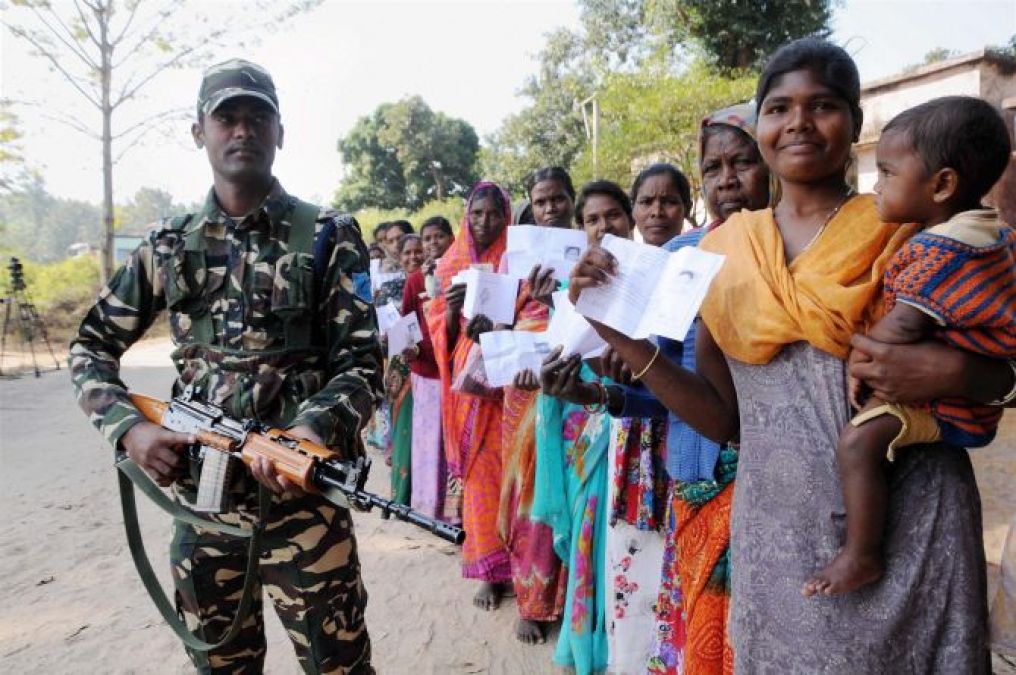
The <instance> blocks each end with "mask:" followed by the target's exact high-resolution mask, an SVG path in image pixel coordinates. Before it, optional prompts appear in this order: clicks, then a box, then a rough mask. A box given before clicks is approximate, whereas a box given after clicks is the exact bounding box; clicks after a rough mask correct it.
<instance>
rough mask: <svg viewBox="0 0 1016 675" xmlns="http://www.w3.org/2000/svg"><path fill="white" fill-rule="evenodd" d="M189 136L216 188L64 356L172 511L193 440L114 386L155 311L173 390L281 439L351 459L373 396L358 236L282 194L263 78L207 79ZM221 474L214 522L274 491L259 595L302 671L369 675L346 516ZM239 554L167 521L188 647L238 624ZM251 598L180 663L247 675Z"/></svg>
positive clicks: (251, 656) (373, 348)
mask: <svg viewBox="0 0 1016 675" xmlns="http://www.w3.org/2000/svg"><path fill="white" fill-rule="evenodd" d="M191 131H192V134H193V137H194V141H195V143H196V144H197V147H199V148H204V149H205V150H206V152H207V154H208V160H209V163H210V164H211V167H212V174H213V176H214V185H213V187H212V190H211V191H210V192H209V194H208V197H207V199H206V201H205V205H204V207H203V208H202V210H201V211H200V212H198V213H195V214H190V215H188V216H185V217H182V218H174V219H172V220H170V221H166V222H163V223H162V225H161V227H160V228H159V229H158V230H157V231H155V232H154V233H153V234H152V235H151V236H150V238H149V240H148V241H146V242H145V243H143V244H142V245H141V246H140V247H139V248H138V249H137V250H136V251H135V252H134V253H133V254H132V255H131V257H130V258H129V259H128V260H127V262H126V263H125V264H124V266H123V267H122V268H120V269H119V270H118V271H117V272H116V274H115V275H114V276H113V278H112V279H111V280H110V282H109V285H108V286H107V287H106V288H104V289H103V290H102V292H101V294H100V295H99V299H98V301H97V302H96V304H95V305H94V306H93V307H92V308H91V310H90V311H89V312H88V314H87V316H86V317H85V319H84V321H83V322H82V324H81V327H80V329H79V331H78V335H77V337H76V338H75V339H74V340H73V341H72V343H71V355H70V362H71V371H72V376H73V379H74V386H75V388H76V391H77V395H78V400H79V403H80V405H81V407H82V408H83V409H84V410H85V412H86V413H87V414H88V415H89V417H90V419H91V421H92V423H93V424H94V425H95V426H96V427H97V428H98V429H99V430H100V431H101V432H102V433H103V434H104V435H105V437H106V438H107V439H108V440H109V442H110V443H111V444H113V445H114V446H115V447H117V448H118V450H121V451H125V452H126V453H127V455H128V456H129V457H130V458H131V459H133V460H134V461H135V462H136V463H137V464H138V465H139V466H141V467H142V468H143V469H144V470H145V471H146V472H147V473H148V474H149V475H150V476H151V477H152V479H153V480H155V481H156V482H157V483H159V484H160V485H162V486H167V485H170V484H171V485H172V489H173V492H174V496H175V497H176V499H177V501H179V502H181V503H184V504H193V501H194V499H195V494H196V485H197V483H196V481H197V479H198V475H197V467H196V466H192V465H191V462H189V461H188V460H187V454H186V453H184V454H183V455H181V449H182V448H183V447H184V446H185V445H186V444H187V443H188V442H190V441H191V438H190V437H189V436H187V435H186V434H178V433H174V432H171V431H167V430H165V429H163V428H162V427H159V426H157V425H155V424H152V423H150V422H147V421H145V420H144V418H142V417H141V415H140V413H139V412H138V411H137V410H136V409H135V408H134V407H133V406H132V405H131V403H130V402H129V400H128V398H127V390H126V389H125V387H124V385H123V383H122V382H121V381H120V379H119V376H118V373H119V360H120V357H121V355H122V354H123V353H124V351H126V350H127V348H128V347H130V345H131V344H133V343H134V342H135V341H136V340H138V339H139V338H140V337H141V336H142V335H143V334H144V333H145V331H146V329H148V327H149V326H151V324H152V322H153V320H154V319H155V318H156V316H157V315H158V314H159V312H160V311H161V310H163V309H167V310H168V311H169V320H170V327H171V332H172V339H173V343H174V346H175V350H174V351H173V353H172V355H171V358H172V360H173V363H174V365H175V366H176V369H177V371H178V375H177V378H176V382H175V383H174V386H173V391H174V394H179V393H180V392H181V391H182V390H183V388H184V387H186V386H192V387H194V388H196V389H197V390H198V391H200V392H201V394H202V396H203V397H204V398H205V399H206V400H207V401H209V402H211V403H214V404H217V405H221V406H223V407H224V408H225V409H226V411H227V412H229V413H230V414H232V415H233V416H235V417H237V418H241V419H250V418H254V419H258V420H261V421H263V422H268V423H271V424H273V425H281V426H283V427H285V428H288V429H289V430H290V431H291V432H292V433H293V434H294V435H297V436H300V437H302V438H305V439H308V440H310V441H313V442H315V443H319V444H323V445H328V446H331V447H333V448H337V449H338V450H339V451H340V452H343V453H345V454H346V455H347V456H350V457H352V456H356V455H357V454H359V453H362V452H363V448H362V444H361V441H360V430H361V428H362V426H363V424H364V423H365V422H366V420H368V419H369V418H370V416H371V414H372V412H373V408H374V406H375V404H376V402H377V401H378V399H379V397H380V395H381V378H380V365H379V364H380V363H381V354H380V350H379V347H378V338H377V325H376V318H375V316H374V313H373V310H372V309H371V306H370V305H369V304H368V302H367V301H365V299H364V295H365V294H364V291H363V289H364V288H369V277H368V257H367V249H366V247H365V246H364V243H363V240H362V239H361V235H360V230H359V225H358V224H357V223H356V221H355V220H354V219H353V218H351V217H349V216H340V215H338V214H337V213H335V212H332V211H328V210H322V209H319V208H318V207H311V206H309V205H308V204H305V203H303V202H300V201H299V200H297V199H295V198H294V197H291V196H290V195H288V194H287V193H286V192H285V191H284V190H283V189H282V186H281V185H280V184H279V182H278V181H277V180H276V179H275V178H274V177H273V175H272V163H273V161H274V159H275V151H276V149H277V148H281V147H282V138H283V130H282V125H281V123H280V117H279V102H278V98H277V96H276V92H275V85H274V83H273V81H272V78H271V76H270V75H269V74H268V73H267V72H266V71H265V70H264V69H262V68H261V67H259V66H257V65H254V64H252V63H249V62H246V61H241V60H232V61H228V62H225V63H222V64H219V65H217V66H213V67H212V68H210V69H209V70H208V71H206V72H205V74H204V78H203V80H202V82H201V89H200V92H199V94H198V109H197V121H196V122H195V123H194V124H193V126H192V130H191ZM232 474H233V478H232V479H231V481H230V482H229V483H228V484H227V485H226V486H225V489H226V490H227V491H228V494H229V497H230V502H231V506H229V507H228V508H227V509H225V510H224V511H223V512H222V513H220V514H217V515H214V516H212V517H213V518H214V519H215V520H218V521H220V522H223V523H227V524H232V525H237V524H243V525H249V524H250V523H251V522H252V521H253V519H254V518H255V517H256V515H255V514H256V512H257V483H256V482H255V481H257V482H260V483H261V484H262V485H264V486H267V487H268V488H269V489H271V490H272V492H273V493H274V494H273V496H272V508H271V510H270V513H269V515H268V516H267V522H266V524H265V530H264V534H263V537H262V544H263V549H262V554H261V562H260V570H259V575H258V577H259V578H258V583H259V584H263V585H264V587H265V588H266V589H267V590H268V595H269V597H270V598H271V600H272V602H273V603H274V604H275V609H276V612H277V613H278V615H279V618H280V619H281V620H282V623H283V625H284V626H285V628H286V630H287V632H288V634H289V637H290V639H291V640H292V642H293V646H294V647H295V649H296V653H297V657H298V658H299V660H300V664H301V665H302V666H303V668H304V670H305V671H306V672H308V673H320V672H341V673H371V672H373V670H372V668H371V665H370V640H369V638H368V636H367V628H366V625H365V623H364V608H365V605H366V602H367V593H366V591H365V590H364V588H363V584H362V582H361V580H360V565H359V560H358V558H357V553H356V540H355V538H354V536H353V525H352V521H351V519H350V516H349V512H348V511H347V510H345V509H341V508H336V507H335V506H333V505H331V504H330V503H329V502H327V501H325V500H324V499H323V498H321V497H319V496H317V495H311V494H304V493H302V492H301V491H300V490H299V488H297V487H296V486H295V485H293V484H291V483H289V482H288V481H287V480H286V479H285V478H283V477H281V476H279V475H278V474H277V473H276V472H275V470H274V468H273V466H272V464H271V462H270V461H264V462H262V463H257V464H255V465H254V466H252V467H251V471H250V473H248V472H247V471H241V470H238V471H233V472H232ZM245 546H246V542H245V540H243V539H238V538H234V537H230V536H227V535H221V534H214V533H210V532H208V531H206V530H201V529H195V528H194V527H191V526H189V525H186V524H183V523H180V522H179V521H177V522H176V526H175V532H174V537H173V543H172V546H171V552H170V557H171V562H172V568H173V579H174V582H175V586H176V605H177V611H178V612H179V613H180V614H181V615H182V616H183V617H184V619H185V620H186V622H187V625H188V627H189V628H190V629H191V630H192V631H196V632H197V633H198V635H200V636H202V637H203V639H206V640H209V641H214V640H216V639H218V637H219V636H221V635H222V634H223V633H224V631H225V629H226V627H228V626H229V624H230V622H231V620H232V618H233V615H234V614H235V613H236V611H237V605H238V601H239V596H240V588H241V587H242V584H243V579H244V569H245V565H246V550H245ZM256 591H257V592H256V595H255V598H256V599H255V602H254V607H253V610H252V615H253V618H252V619H251V618H248V619H247V620H246V621H245V623H244V626H243V629H242V632H241V633H240V634H239V635H238V636H237V637H236V638H235V639H234V640H233V641H232V642H230V643H228V644H227V645H225V646H223V647H221V648H218V649H215V650H212V651H210V652H208V653H204V652H196V651H190V650H189V653H190V656H191V659H192V660H193V661H194V663H195V665H196V666H197V667H198V669H199V670H200V671H201V672H260V670H261V667H262V664H263V662H264V656H265V638H264V628H263V623H262V608H261V593H260V588H259V587H258V588H256Z"/></svg>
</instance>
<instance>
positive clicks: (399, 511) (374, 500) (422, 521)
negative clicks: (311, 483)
mask: <svg viewBox="0 0 1016 675" xmlns="http://www.w3.org/2000/svg"><path fill="white" fill-rule="evenodd" d="M317 477H318V479H319V480H321V481H323V482H325V483H328V484H329V485H331V486H333V487H335V488H338V489H339V490H341V491H342V492H343V493H344V494H345V495H346V496H348V497H349V498H350V500H351V501H357V502H359V503H360V504H362V505H363V506H364V507H365V508H366V509H367V510H368V511H369V510H371V509H373V508H377V509H378V510H379V511H381V517H382V518H385V519H387V518H388V517H390V516H395V517H396V518H398V519H399V520H403V521H406V522H407V523H412V524H413V525H416V526H417V527H419V528H421V529H424V530H427V531H428V532H430V533H431V534H434V535H436V536H438V537H441V538H442V539H444V540H445V541H449V542H451V543H453V544H461V543H462V542H464V541H465V540H466V532H465V530H463V529H462V528H461V527H457V526H455V525H451V524H449V523H446V522H444V521H443V520H438V519H437V518H431V517H430V516H428V515H426V514H424V513H420V512H419V511H417V510H416V509H413V508H412V507H410V506H407V505H406V504H399V503H398V502H393V501H391V500H390V499H385V498H384V497H382V496H381V495H377V494H374V493H373V492H367V491H366V490H360V489H350V488H349V486H348V485H346V484H345V483H341V482H339V481H336V480H334V479H333V478H332V477H331V476H329V475H328V474H326V473H323V472H319V473H318V475H317Z"/></svg>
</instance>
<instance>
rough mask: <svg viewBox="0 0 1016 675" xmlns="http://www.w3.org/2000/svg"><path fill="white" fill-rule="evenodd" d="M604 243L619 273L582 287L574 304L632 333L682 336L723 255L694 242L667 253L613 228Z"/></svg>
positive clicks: (692, 318) (678, 337)
mask: <svg viewBox="0 0 1016 675" xmlns="http://www.w3.org/2000/svg"><path fill="white" fill-rule="evenodd" d="M601 245H602V246H603V248H605V249H606V250H608V251H610V253H611V254H613V256H614V257H615V258H616V259H617V276H615V277H613V278H612V279H611V280H610V282H609V283H607V284H606V285H604V286H600V287H599V288H587V289H585V290H584V291H582V294H581V295H580V296H579V301H578V303H576V305H575V309H576V310H577V311H578V312H579V313H580V314H582V315H583V316H585V317H587V318H590V319H595V320H596V321H599V322H601V323H604V324H606V325H608V326H610V327H611V328H614V329H615V330H619V331H621V332H622V333H624V334H625V335H628V336H630V337H633V338H646V337H649V336H650V335H662V336H664V337H669V338H671V339H674V340H684V337H685V335H687V334H688V329H689V328H690V327H691V324H692V322H693V321H694V320H695V316H696V315H697V314H698V310H699V307H700V306H701V305H702V301H703V300H705V297H706V292H707V291H708V290H709V284H710V283H711V282H712V280H713V277H715V276H716V273H717V272H719V271H720V267H721V266H722V265H723V258H724V256H722V255H717V254H715V253H708V252H706V251H703V250H701V249H698V248H695V247H694V246H686V247H684V248H682V249H680V250H678V251H675V252H674V253H668V252H667V251H665V250H663V249H661V248H656V247H653V246H649V245H648V244H639V243H636V242H634V241H630V240H628V239H621V238H620V237H615V236H614V235H611V234H608V235H607V236H605V237H604V238H603V243H602V244H601Z"/></svg>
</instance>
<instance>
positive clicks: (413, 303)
mask: <svg viewBox="0 0 1016 675" xmlns="http://www.w3.org/2000/svg"><path fill="white" fill-rule="evenodd" d="M454 240H455V237H454V235H453V234H452V227H451V224H449V222H448V221H447V220H445V219H444V218H442V217H441V216H434V217H433V218H429V219H428V220H426V221H424V223H423V225H422V226H421V227H420V242H421V244H422V245H423V255H425V256H426V260H425V261H424V263H423V264H422V265H421V266H420V268H419V269H417V270H416V271H414V272H411V273H410V274H409V276H408V277H407V278H406V287H405V289H404V291H403V295H402V315H403V316H405V315H407V314H409V313H410V312H413V313H415V314H416V317H417V319H418V320H419V322H420V332H421V335H422V339H421V340H420V342H419V343H418V344H415V345H413V346H411V347H408V348H407V349H406V350H405V351H404V352H403V357H404V359H405V360H406V362H407V363H408V364H409V369H410V371H411V374H410V381H411V383H412V390H413V422H412V440H413V449H412V471H411V472H410V473H411V475H412V498H411V500H410V504H412V506H413V508H414V509H416V510H418V511H421V512H423V513H425V514H427V515H428V516H430V517H432V518H441V519H446V518H447V514H446V513H445V510H444V507H445V490H446V489H447V483H448V468H447V467H448V464H447V461H446V460H445V456H444V443H443V442H442V438H441V374H440V372H439V371H438V367H437V361H435V360H434V346H433V344H432V343H431V340H430V331H429V330H428V328H427V318H426V314H425V311H424V307H425V306H426V304H427V303H428V302H430V300H431V296H430V295H429V294H428V292H427V283H426V277H425V276H424V275H425V273H426V271H427V270H428V268H429V269H430V272H431V274H430V275H429V276H430V277H431V278H433V270H434V267H435V265H436V261H437V260H438V259H440V258H441V256H442V255H444V252H445V251H447V250H448V247H449V246H451V245H452V242H453V241H454ZM392 468H393V470H394V462H393V467H392ZM456 516H457V519H455V518H453V520H455V522H460V521H461V516H458V514H456Z"/></svg>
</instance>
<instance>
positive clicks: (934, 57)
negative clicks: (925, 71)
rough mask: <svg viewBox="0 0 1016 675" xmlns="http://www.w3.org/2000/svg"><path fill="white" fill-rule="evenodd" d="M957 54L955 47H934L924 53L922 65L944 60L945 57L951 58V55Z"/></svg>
mask: <svg viewBox="0 0 1016 675" xmlns="http://www.w3.org/2000/svg"><path fill="white" fill-rule="evenodd" d="M958 55H959V52H957V51H956V50H955V49H947V48H945V47H935V48H934V49H932V50H931V51H929V52H928V53H927V54H925V55H924V64H923V65H926V66H927V65H930V64H932V63H938V62H939V61H945V60H946V59H951V58H952V57H954V56H958Z"/></svg>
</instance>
